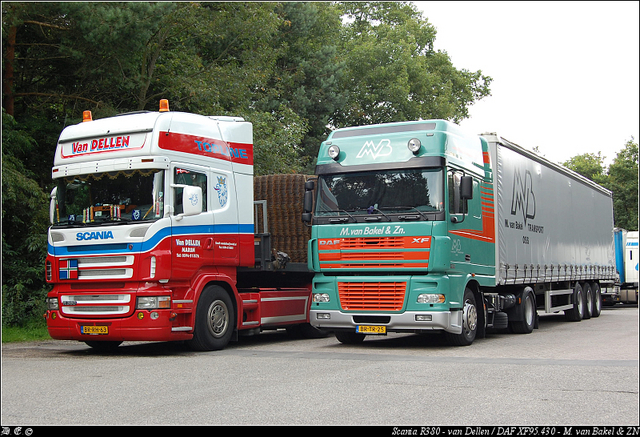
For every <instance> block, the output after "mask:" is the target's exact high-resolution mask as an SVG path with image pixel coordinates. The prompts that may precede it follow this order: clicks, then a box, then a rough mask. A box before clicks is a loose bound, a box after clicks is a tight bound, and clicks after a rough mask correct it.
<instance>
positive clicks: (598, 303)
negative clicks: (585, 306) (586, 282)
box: [591, 282, 602, 317]
mask: <svg viewBox="0 0 640 437" xmlns="http://www.w3.org/2000/svg"><path fill="white" fill-rule="evenodd" d="M591 289H592V290H593V309H592V310H591V317H600V312H601V311H602V292H601V291H600V284H598V283H597V282H594V283H592V284H591Z"/></svg>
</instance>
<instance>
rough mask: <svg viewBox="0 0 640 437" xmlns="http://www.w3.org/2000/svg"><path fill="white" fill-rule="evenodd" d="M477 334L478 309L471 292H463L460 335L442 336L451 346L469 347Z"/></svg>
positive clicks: (448, 333)
mask: <svg viewBox="0 0 640 437" xmlns="http://www.w3.org/2000/svg"><path fill="white" fill-rule="evenodd" d="M477 332H478V309H477V306H476V298H475V296H474V295H473V292H472V291H471V290H469V289H468V288H466V289H465V290H464V306H463V308H462V333H460V334H452V333H450V332H445V333H444V336H445V338H446V339H447V341H448V342H449V343H450V344H451V345H453V346H469V345H470V344H471V343H473V340H475V339H476V334H477Z"/></svg>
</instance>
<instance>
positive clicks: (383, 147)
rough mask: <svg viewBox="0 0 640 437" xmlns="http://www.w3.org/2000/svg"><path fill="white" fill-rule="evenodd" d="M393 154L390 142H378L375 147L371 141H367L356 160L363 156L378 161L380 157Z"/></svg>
mask: <svg viewBox="0 0 640 437" xmlns="http://www.w3.org/2000/svg"><path fill="white" fill-rule="evenodd" d="M391 152H393V149H392V148H391V140H380V142H379V143H378V145H377V146H376V145H375V144H374V143H373V141H367V142H366V143H364V146H362V148H361V149H360V151H359V152H358V156H356V158H358V159H360V158H362V157H363V156H365V155H371V158H373V159H378V158H379V157H380V156H389V155H391Z"/></svg>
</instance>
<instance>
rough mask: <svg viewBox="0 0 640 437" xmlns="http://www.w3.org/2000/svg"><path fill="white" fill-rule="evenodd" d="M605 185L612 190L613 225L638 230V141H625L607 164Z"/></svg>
mask: <svg viewBox="0 0 640 437" xmlns="http://www.w3.org/2000/svg"><path fill="white" fill-rule="evenodd" d="M606 187H607V188H609V189H610V190H611V191H612V192H613V218H614V222H615V225H616V226H618V227H620V228H623V229H627V230H629V231H637V230H638V143H637V142H635V141H634V140H633V138H632V139H630V140H629V141H627V143H626V144H625V147H624V149H622V150H621V151H620V152H618V154H617V155H616V157H615V159H614V160H613V162H612V163H611V165H610V166H609V180H608V182H607V184H606Z"/></svg>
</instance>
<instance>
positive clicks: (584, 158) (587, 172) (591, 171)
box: [562, 152, 607, 185]
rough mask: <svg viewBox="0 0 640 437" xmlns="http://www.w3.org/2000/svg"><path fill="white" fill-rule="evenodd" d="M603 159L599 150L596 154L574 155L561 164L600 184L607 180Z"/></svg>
mask: <svg viewBox="0 0 640 437" xmlns="http://www.w3.org/2000/svg"><path fill="white" fill-rule="evenodd" d="M604 159H605V157H604V156H602V155H601V153H600V152H598V153H597V154H595V153H584V154H582V155H576V156H574V157H573V158H571V159H569V160H568V161H565V162H563V163H562V165H564V166H565V167H567V168H569V169H571V170H573V171H575V172H576V173H580V174H581V175H582V176H584V177H586V178H587V179H590V180H592V181H594V182H595V183H597V184H601V185H602V184H604V183H606V180H607V174H606V169H605V166H604Z"/></svg>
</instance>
